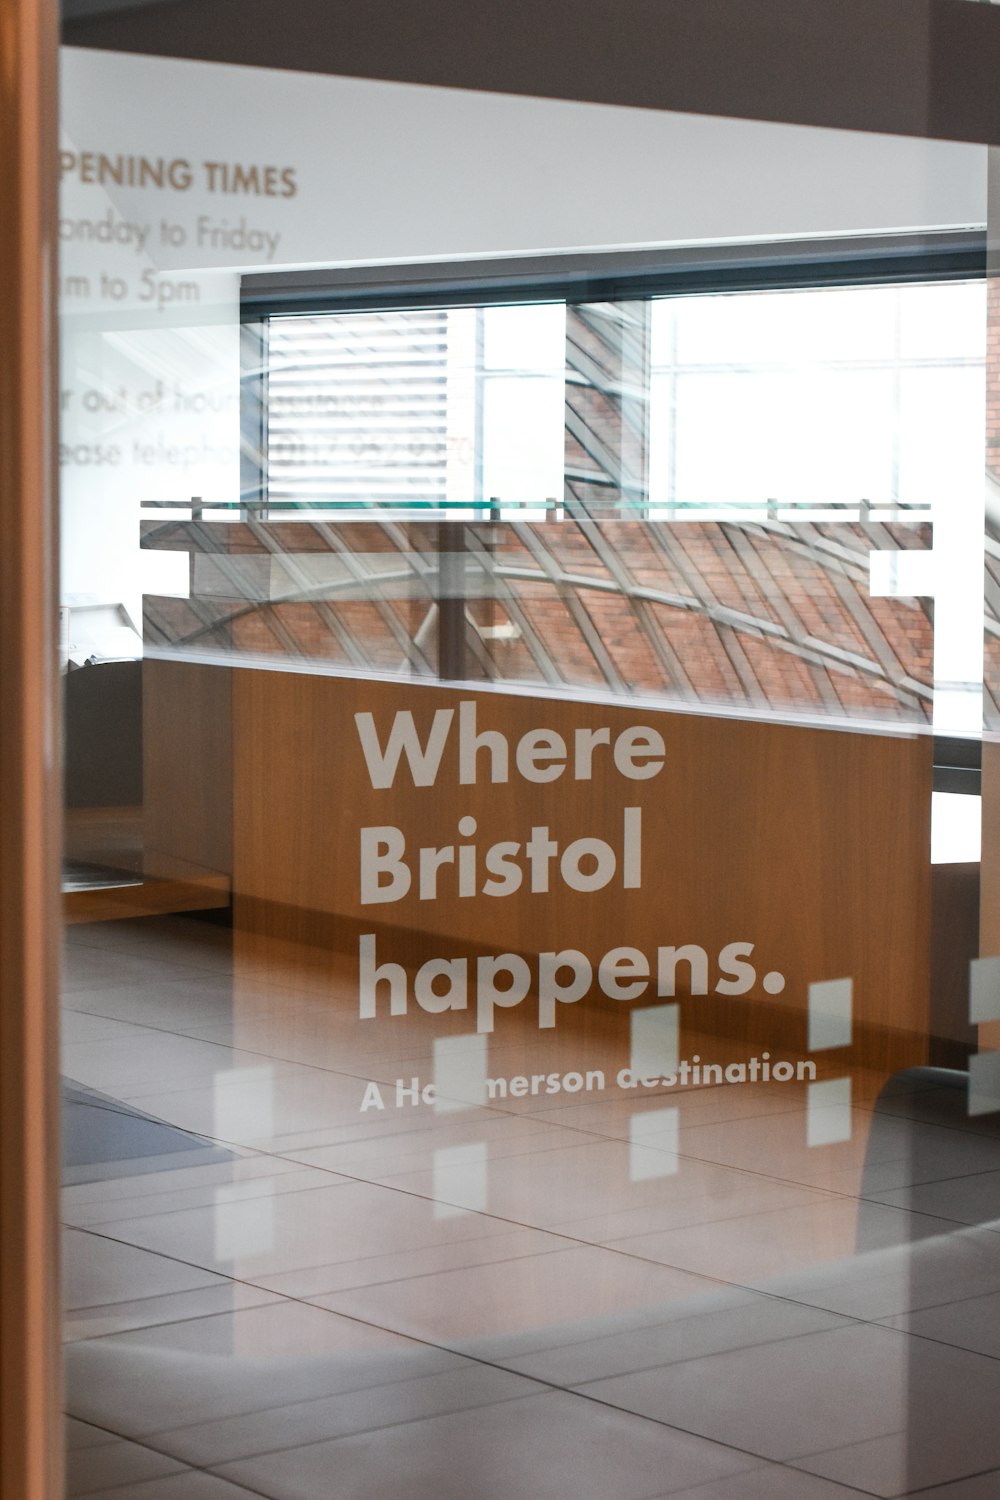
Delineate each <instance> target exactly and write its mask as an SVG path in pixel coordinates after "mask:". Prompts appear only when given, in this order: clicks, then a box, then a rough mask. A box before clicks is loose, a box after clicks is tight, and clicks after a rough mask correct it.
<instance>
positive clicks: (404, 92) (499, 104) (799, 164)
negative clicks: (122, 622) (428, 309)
mask: <svg viewBox="0 0 1000 1500" xmlns="http://www.w3.org/2000/svg"><path fill="white" fill-rule="evenodd" d="M62 67H63V74H62V120H63V148H64V151H66V152H67V153H69V157H68V158H67V161H68V162H69V159H70V157H72V158H75V162H74V163H71V164H70V165H69V170H67V172H66V173H65V175H64V178H63V196H62V210H61V211H62V216H63V223H62V230H63V236H64V238H63V245H62V251H63V254H62V277H63V292H64V297H63V311H64V337H63V377H62V386H63V396H62V401H63V441H64V444H65V448H64V453H63V458H64V460H65V461H64V464H63V468H62V481H63V579H64V582H63V587H64V592H65V593H66V595H67V596H70V597H80V596H90V597H95V598H102V599H116V600H117V599H119V598H123V599H125V601H126V603H127V604H128V605H129V607H130V608H131V609H132V610H133V611H136V612H137V611H138V606H139V595H140V593H141V587H142V585H141V583H140V574H139V564H138V555H137V529H138V528H137V507H138V503H139V501H140V500H142V499H161V500H163V499H172V500H184V499H186V498H188V497H189V496H190V495H192V494H199V495H202V496H204V497H205V498H206V499H207V500H213V499H214V500H217V501H223V500H235V499H236V498H237V496H238V436H239V434H238V390H237V378H238V344H237V329H238V324H237V276H236V273H237V272H238V271H241V270H254V269H256V270H259V269H263V268H264V267H267V268H268V269H276V268H280V267H294V266H305V265H339V264H347V263H363V262H381V261H391V260H400V261H407V260H412V259H418V258H419V259H424V258H449V257H460V256H482V255H497V254H518V253H532V252H535V253H537V252H539V251H550V250H551V251H555V250H569V249H582V248H587V249H602V248H611V247H617V246H627V247H637V246H652V245H662V244H678V243H690V242H698V241H707V242H718V241H733V240H741V239H744V240H745V239H749V240H753V239H770V238H776V237H787V236H800V235H827V234H847V233H865V232H868V233H871V232H882V231H891V230H906V229H918V228H919V229H940V228H950V227H958V226H968V225H979V224H982V223H984V222H985V217H986V209H985V174H986V152H985V149H984V148H981V147H977V146H969V145H961V144H953V143H948V142H925V141H917V140H911V139H905V138H896V137H875V136H864V135H860V134H855V133H851V132H846V131H832V130H816V129H809V128H805V127H796V126H787V125H768V124H762V123H759V122H746V121H734V120H724V119H717V118H707V117H701V116H691V115H670V114H663V113H659V112H654V111H644V110H630V109H620V108H615V107H610V106H606V105H586V104H574V103H566V102H562V101H547V100H537V99H523V98H514V97H507V96H502V95H490V94H479V93H466V92H463V91H460V90H448V89H436V88H426V87H421V86H416V85H409V84H394V83H380V82H375V81H366V80H358V79H350V78H328V77H320V76H312V75H304V74H301V73H282V72H271V73H269V72H266V71H264V70H261V69H250V68H233V67H224V66H219V65H216V64H207V63H191V62H179V61H175V60H172V59H163V58H146V57H132V56H128V55H125V54H118V53H101V52H93V51H89V50H83V51H76V50H72V49H65V50H64V53H63V63H62ZM85 153H94V154H95V155H96V154H98V153H105V154H106V155H108V156H116V155H119V154H124V155H126V156H127V155H133V156H146V157H148V158H158V157H163V158H166V159H168V160H183V161H185V162H187V163H188V164H189V166H190V170H191V179H192V180H191V186H190V187H188V188H186V189H178V188H170V187H164V188H162V189H160V188H156V187H154V186H146V187H127V186H116V185H114V184H106V185H104V186H100V185H97V184H95V183H93V182H87V181H85V180H83V178H82V175H81V166H80V161H81V158H82V157H83V156H84V154H85ZM210 162H223V163H226V164H227V166H229V167H232V166H233V165H234V164H237V163H238V164H241V165H242V166H244V167H250V166H257V167H258V169H259V170H260V172H261V173H262V172H263V169H264V168H265V167H266V166H268V165H270V166H272V167H274V168H277V169H278V174H280V172H281V170H283V169H290V171H291V172H292V173H293V174H294V181H295V184H296V192H295V194H294V196H289V197H269V196H265V195H263V194H261V195H252V194H251V195H245V194H232V193H226V192H221V191H211V190H210V180H209V169H208V167H207V166H206V164H207V163H210ZM278 174H276V175H275V177H274V185H275V186H277V187H278V188H279V190H280V186H281V178H280V175H278ZM220 176H221V174H220V173H218V172H216V174H215V177H216V182H217V183H218V179H219V177H220ZM164 226H166V227H164ZM212 231H216V238H217V240H218V241H220V242H219V243H216V244H212V243H210V239H211V234H212ZM234 231H241V232H243V233H246V232H252V234H253V236H254V238H256V239H258V240H259V242H260V243H261V245H262V248H261V249H260V250H259V251H253V250H249V249H246V248H240V246H239V245H238V244H237V245H236V246H235V247H234V246H233V245H232V244H230V245H229V246H227V245H226V244H224V243H222V242H221V240H222V236H223V234H229V235H230V236H231V235H232V233H233V232H234ZM98 234H100V235H102V236H105V237H107V238H104V239H97V238H96V236H97V235H98ZM111 236H121V237H122V239H121V240H119V239H117V238H114V239H112V238H110V237H111ZM178 240H180V241H182V243H174V242H172V241H178ZM181 272H183V273H184V274H183V275H179V274H178V273H181ZM164 298H165V299H168V300H166V301H161V299H164ZM146 561H147V563H148V562H149V561H150V560H149V559H147V560H146ZM155 561H156V560H155V559H154V560H153V563H154V564H155Z"/></svg>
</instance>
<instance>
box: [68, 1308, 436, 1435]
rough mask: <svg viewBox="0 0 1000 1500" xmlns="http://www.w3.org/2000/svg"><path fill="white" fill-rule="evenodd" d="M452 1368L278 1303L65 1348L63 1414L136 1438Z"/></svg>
mask: <svg viewBox="0 0 1000 1500" xmlns="http://www.w3.org/2000/svg"><path fill="white" fill-rule="evenodd" d="M457 1364H458V1357H457V1356H456V1355H453V1354H447V1353H444V1352H442V1351H440V1350H437V1349H431V1348H428V1347H427V1346H426V1345H424V1344H420V1343H415V1342H414V1341H413V1340H410V1339H404V1338H400V1337H399V1336H397V1335H395V1334H391V1333H386V1332H385V1331H384V1330H382V1329H378V1328H373V1327H370V1326H369V1325H366V1324H364V1323H360V1322H357V1321H356V1320H353V1319H350V1318H342V1317H337V1316H336V1315H335V1314H333V1313H330V1312H326V1311H324V1310H322V1309H320V1308H317V1307H305V1306H303V1305H302V1304H300V1303H289V1302H281V1303H276V1304H271V1305H268V1306H266V1307H261V1308H252V1309H247V1310H244V1311H238V1312H233V1313H227V1314H221V1315H218V1316H215V1317H201V1318H196V1319H193V1320H190V1321H188V1322H184V1323H172V1324H169V1325H167V1326H163V1327H157V1328H145V1329H142V1330H141V1331H137V1332H134V1333H122V1334H113V1335H110V1336H109V1337H107V1338H99V1339H91V1340H84V1341H81V1342H79V1343H75V1344H71V1345H70V1346H69V1348H68V1350H67V1392H68V1395H67V1406H68V1409H69V1411H70V1413H71V1414H72V1415H73V1416H75V1417H78V1418H80V1419H81V1420H82V1421H85V1422H92V1423H94V1424H95V1425H97V1426H110V1425H111V1424H113V1425H114V1430H115V1431H117V1432H120V1433H121V1434H122V1435H123V1436H126V1437H144V1436H150V1435H153V1434H156V1433H159V1432H165V1431H168V1430H172V1429H174V1428H177V1427H190V1426H193V1425H195V1424H196V1423H197V1424H202V1423H205V1422H209V1421H218V1420H220V1419H222V1418H226V1417H232V1416H238V1415H244V1414H247V1413H250V1412H257V1411H263V1410H267V1409H268V1408H271V1407H281V1406H289V1405H292V1404H294V1403H296V1402H300V1401H312V1400H320V1399H323V1398H324V1397H329V1396H333V1395H337V1394H340V1393H342V1392H346V1391H355V1390H365V1389H371V1388H377V1387H379V1386H381V1385H390V1384H393V1383H395V1382H397V1381H400V1380H407V1379H410V1378H416V1377H418V1376H422V1375H429V1374H438V1373H440V1372H441V1371H443V1370H452V1369H454V1368H456V1366H457ZM155 1446H159V1445H158V1444H157V1445H155Z"/></svg>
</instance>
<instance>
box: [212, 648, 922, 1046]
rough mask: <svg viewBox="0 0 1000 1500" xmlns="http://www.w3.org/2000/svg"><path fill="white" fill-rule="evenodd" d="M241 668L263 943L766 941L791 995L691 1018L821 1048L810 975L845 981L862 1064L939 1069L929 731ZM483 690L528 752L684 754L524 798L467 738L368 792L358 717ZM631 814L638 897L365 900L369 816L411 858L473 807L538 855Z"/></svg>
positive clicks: (239, 819) (239, 896) (501, 834)
mask: <svg viewBox="0 0 1000 1500" xmlns="http://www.w3.org/2000/svg"><path fill="white" fill-rule="evenodd" d="M233 676H234V767H235V804H234V805H235V825H234V863H233V884H234V892H235V900H236V913H237V921H238V925H239V926H240V927H241V929H243V930H244V931H247V930H249V931H253V932H256V933H257V934H258V935H259V936H260V935H263V936H264V937H266V938H267V939H268V940H271V941H273V942H274V943H275V944H280V943H281V942H282V941H290V942H292V943H295V942H298V943H300V944H301V945H303V946H307V947H308V946H311V947H312V948H313V949H316V948H317V947H319V948H320V949H321V950H322V949H327V950H329V952H330V954H331V955H333V954H336V955H338V956H337V959H336V962H337V964H342V959H343V955H344V954H348V955H349V954H350V953H351V952H352V951H353V952H354V954H355V955H356V953H357V937H358V934H359V933H360V932H365V931H367V932H377V933H379V934H380V936H379V945H378V956H379V960H380V961H381V960H382V959H383V958H388V959H392V960H395V961H397V962H402V963H411V964H412V963H418V962H421V961H422V960H423V959H424V958H425V957H427V956H429V955H430V954H431V953H433V954H435V955H440V956H461V955H464V954H470V955H471V954H475V953H479V952H490V953H501V952H503V951H505V950H508V949H509V950H511V951H514V952H518V953H522V954H526V955H531V954H537V953H538V952H540V951H543V950H547V949H558V948H564V947H565V948H580V949H582V950H583V951H584V952H586V953H587V954H588V955H589V956H590V957H591V958H592V959H594V960H596V959H597V958H599V957H600V956H601V955H603V953H604V952H606V951H607V950H609V949H610V948H613V947H616V946H619V945H629V946H633V947H636V948H639V949H640V950H642V951H643V952H645V953H649V954H651V955H652V954H654V952H655V949H656V948H657V946H658V945H660V944H674V945H681V944H688V943H692V944H699V945H700V946H702V947H703V948H704V949H705V950H706V951H707V953H708V954H709V956H710V959H711V958H713V957H714V955H716V954H718V953H719V952H720V950H721V949H722V948H723V947H724V946H725V945H726V944H728V943H731V942H736V941H748V942H753V943H754V944H755V955H754V960H753V961H754V962H755V964H756V965H757V967H758V973H759V975H762V974H763V973H764V972H766V971H770V970H778V971H780V972H781V973H782V974H784V975H785V977H786V987H785V990H784V992H783V993H782V994H781V995H780V996H778V997H776V998H774V997H771V998H769V997H767V996H766V995H764V994H763V993H762V991H761V988H760V985H759V983H758V985H757V986H756V987H755V989H754V991H753V992H752V996H751V997H750V998H740V999H738V1000H737V999H734V998H723V997H721V996H715V995H711V996H706V997H700V996H688V997H687V998H684V997H683V996H682V997H681V998H682V1008H683V1013H684V1024H685V1026H689V1025H694V1024H697V1026H698V1027H699V1029H701V1028H704V1029H705V1030H707V1031H709V1032H712V1031H716V1032H718V1034H720V1035H722V1034H724V1035H726V1036H727V1037H728V1038H730V1039H734V1038H736V1039H738V1038H743V1039H745V1040H747V1041H752V1042H757V1043H759V1042H761V1041H763V1042H764V1044H765V1045H766V1044H767V1043H768V1042H769V1041H770V1040H775V1041H776V1043H778V1044H781V1045H785V1046H797V1047H798V1048H800V1049H801V1050H803V1051H804V1049H805V1041H806V1036H805V1003H806V993H807V988H808V985H809V983H810V982H812V981H815V980H824V979H834V978H840V977H845V976H850V977H851V978H852V979H853V980H854V995H855V1022H856V1027H857V1029H858V1033H859V1035H863V1037H864V1043H863V1052H864V1056H863V1057H862V1056H861V1055H860V1053H859V1051H858V1049H857V1047H856V1048H855V1051H854V1052H853V1053H852V1054H851V1056H852V1059H853V1061H854V1062H855V1063H858V1062H861V1061H863V1062H864V1063H865V1065H867V1066H870V1067H872V1068H875V1069H876V1070H879V1071H882V1070H887V1071H891V1070H892V1069H893V1068H895V1067H900V1066H907V1065H911V1064H912V1063H916V1062H920V1061H923V1060H925V1058H926V1040H925V1038H926V1032H927V1025H928V983H929V978H928V976H929V934H930V865H929V853H928V851H929V816H930V789H931V750H930V744H929V741H928V740H927V739H926V738H924V739H906V738H900V737H895V736H889V735H870V734H849V733H839V732H835V731H830V730H821V729H807V728H798V727H789V726H782V725H777V724H773V723H753V722H740V721H735V720H730V719H715V718H710V717H706V716H698V715H687V714H669V713H661V714H657V713H651V712H650V711H648V710H637V709H633V708H629V707H626V706H623V707H608V706H604V705H601V704H594V705H590V704H585V703H581V702H579V701H577V700H548V701H546V700H544V699H535V698H531V697H528V696H522V695H514V694H511V695H504V694H497V693H479V694H476V693H472V692H468V691H466V690H464V689H456V690H449V689H447V688H439V687H436V686H425V685H419V684H407V683H399V684H396V683H387V682H365V681H362V680H359V679H350V678H342V679H338V678H335V677H320V676H310V675H305V674H301V675H299V674H290V673H278V672H265V671H251V670H237V671H235V672H234V674H233ZM471 699H475V701H476V703H477V705H478V728H479V730H480V731H482V730H483V729H487V728H490V729H501V730H503V731H504V732H505V733H506V734H507V735H508V737H509V739H510V741H511V744H512V748H513V744H514V743H516V741H517V739H518V737H519V736H520V735H522V734H524V733H525V732H526V731H527V730H529V729H533V728H537V727H540V726H544V727H546V728H550V729H554V730H556V731H557V732H559V733H560V734H562V735H563V736H564V737H567V738H572V735H573V732H574V730H575V729H577V728H583V727H588V726H589V727H596V726H605V725H606V726H608V727H609V728H610V730H611V733H612V736H615V735H617V733H618V732H619V731H621V730H622V729H624V728H626V727H628V726H630V725H636V724H650V725H653V726H654V727H656V728H657V729H658V730H659V732H660V733H661V734H662V735H663V737H664V740H665V742H666V747H667V756H666V765H665V768H664V770H663V771H662V772H661V773H660V775H659V776H657V777H655V778H653V779H651V780H648V781H627V780H624V779H623V778H622V777H621V776H619V775H617V774H616V773H615V772H614V771H613V770H610V769H609V767H608V762H607V759H606V758H605V760H603V761H602V762H601V763H600V767H599V769H595V775H594V778H593V780H591V781H589V782H574V781H572V780H570V779H569V773H568V772H567V773H565V774H564V777H563V779H562V780H560V781H558V782H554V783H550V784H548V785H532V784H530V783H528V782H525V781H524V780H522V779H521V778H520V777H519V776H518V775H517V774H516V773H512V776H511V780H510V781H509V783H508V784H506V785H491V784H490V783H489V782H482V781H481V782H480V784H479V785H477V786H459V785H458V784H457V763H456V750H455V745H454V743H453V742H449V745H448V747H447V748H446V750H445V754H444V758H443V761H442V769H441V772H440V774H439V777H438V780H437V784H436V785H435V786H434V787H426V788H417V789H415V788H414V787H413V784H412V781H411V780H410V779H409V777H408V774H407V773H406V772H405V771H404V772H403V773H402V774H401V775H400V776H399V777H398V778H397V782H396V785H395V787H394V788H392V789H386V790H381V791H374V790H373V789H372V788H371V786H370V784H369V781H368V777H367V774H366V770H365V765H364V760H363V757H362V754H361V750H360V746H359V741H358V736H357V733H356V730H355V726H354V720H353V715H354V714H355V712H359V711H362V712H363V711H368V712H371V713H373V714H374V716H375V719H376V721H377V722H378V723H379V725H380V727H381V730H382V734H383V737H384V735H385V734H386V733H387V732H388V726H389V721H390V718H391V715H392V713H393V712H394V711H395V710H396V709H412V710H413V711H414V713H415V715H416V718H417V722H418V724H419V725H420V726H421V727H422V729H426V727H427V726H428V725H429V723H430V720H431V717H432V715H433V713H434V711H435V710H437V709H440V708H449V707H450V708H456V709H457V706H458V703H459V701H460V700H471ZM452 734H453V736H454V734H455V729H454V728H453V730H452ZM605 757H606V752H605ZM483 759H484V761H485V756H484V757H483ZM596 767H597V762H595V768H596ZM625 806H637V807H641V809H642V818H643V882H642V887H641V889H639V890H623V889H622V888H621V886H620V884H619V883H618V882H617V881H616V882H615V883H613V884H612V885H610V886H609V887H607V888H606V889H604V890H603V891H601V892H595V893H580V892H575V891H572V890H569V889H567V888H565V887H564V886H562V885H558V884H557V885H556V888H554V889H553V890H551V891H550V893H549V894H547V895H538V894H535V895H527V894H525V892H524V890H522V891H521V892H520V893H519V894H518V895H515V896H510V897H503V898H493V899H491V898H488V897H485V896H478V897H476V898H474V899H462V898H459V897H457V896H456V895H454V894H443V895H442V896H441V897H440V898H439V899H437V900H423V901H421V900H420V899H419V898H418V897H417V895H416V894H415V893H414V892H412V891H411V893H410V894H409V895H408V896H406V897H405V898H404V899H403V900H401V901H399V902H397V903H393V904H391V905H390V904H381V905H372V906H362V905H361V904H360V901H359V853H358V848H359V829H360V827H361V826H364V825H388V824H393V825H396V826H398V827H400V828H402V829H403V830H404V831H405V834H406V838H407V841H408V846H420V845H435V846H438V845H444V844H448V843H453V842H455V839H456V825H457V822H458V819H459V818H460V817H462V816H464V815H471V816H473V817H474V818H475V819H476V820H477V825H478V833H477V835H476V838H477V840H478V841H479V843H480V845H481V846H482V847H485V846H487V845H489V844H492V843H493V842H495V841H497V840H502V839H503V840H515V841H520V842H523V841H524V840H525V839H526V838H527V837H528V835H529V833H530V830H531V828H532V827H533V826H536V825H541V824H545V825H548V826H549V827H550V829H551V831H552V835H553V836H554V837H555V838H557V839H558V840H559V841H560V843H561V844H563V845H565V843H567V842H569V841H570V840H573V839H576V838H579V837H582V836H596V837H599V838H603V839H606V840H607V841H608V842H609V843H611V844H612V845H618V844H620V842H621V825H622V809H623V807H625ZM685 972H686V971H684V970H682V973H685ZM754 997H756V998H754ZM568 1009H569V1008H568V1007H567V1010H568ZM627 1009H629V1007H624V1006H623V1007H620V1010H622V1011H626V1010H627ZM859 1045H860V1044H859Z"/></svg>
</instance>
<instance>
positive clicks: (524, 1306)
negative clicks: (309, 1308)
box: [312, 1245, 724, 1357]
mask: <svg viewBox="0 0 1000 1500" xmlns="http://www.w3.org/2000/svg"><path fill="white" fill-rule="evenodd" d="M711 1286H712V1283H711V1282H708V1281H706V1280H705V1279H703V1278H701V1277H698V1276H695V1275H690V1274H688V1273H686V1272H683V1271H675V1270H672V1269H670V1268H668V1267H666V1266H656V1265H650V1264H648V1263H645V1262H643V1261H639V1260H634V1259H632V1258H631V1257H629V1256H625V1255H617V1254H615V1252H614V1251H611V1250H602V1249H600V1248H598V1247H595V1246H590V1245H586V1246H572V1247H570V1248H567V1249H564V1250H561V1251H556V1252H554V1253H552V1254H549V1255H532V1256H519V1257H517V1258H515V1259H508V1260H503V1261H498V1262H491V1263H489V1264H484V1265H477V1266H472V1267H463V1268H461V1269H457V1270H453V1271H441V1272H439V1273H438V1274H437V1275H435V1276H419V1277H417V1276H414V1277H409V1278H407V1279H406V1280H405V1281H387V1282H381V1283H378V1284H376V1285H372V1286H366V1287H356V1288H352V1289H350V1290H346V1291H341V1292H335V1293H333V1294H331V1295H329V1296H321V1297H315V1298H313V1299H312V1300H313V1301H315V1302H317V1303H318V1304H319V1305H320V1306H322V1307H330V1308H333V1309H334V1310H335V1311H338V1312H343V1313H348V1314H350V1315H351V1316H352V1317H361V1318H366V1319H369V1320H370V1321H371V1322H373V1323H378V1324H379V1325H380V1326H382V1327H385V1328H393V1329H396V1330H398V1331H399V1332H402V1333H407V1334H411V1335H413V1336H414V1337H417V1338H426V1339H430V1340H432V1341H434V1342H439V1343H443V1344H447V1345H448V1346H449V1347H459V1348H464V1347H466V1346H467V1345H468V1344H469V1341H474V1342H473V1344H472V1346H471V1347H474V1349H475V1351H476V1352H477V1353H480V1354H484V1353H485V1354H486V1357H489V1354H488V1352H487V1351H489V1350H491V1349H493V1348H494V1347H496V1346H494V1345H493V1344H492V1342H491V1341H492V1340H493V1339H497V1340H500V1341H501V1344H500V1346H502V1344H503V1341H504V1340H505V1338H506V1337H507V1336H508V1335H509V1334H510V1333H511V1332H512V1331H514V1330H515V1329H524V1330H526V1331H528V1332H529V1334H530V1336H531V1338H532V1339H533V1340H534V1339H537V1338H542V1339H544V1340H545V1341H546V1342H547V1343H548V1344H549V1345H555V1344H558V1343H560V1342H561V1341H562V1339H563V1338H564V1337H570V1338H571V1337H573V1336H574V1335H573V1330H574V1328H575V1325H577V1324H579V1322H580V1321H581V1319H584V1318H586V1317H588V1316H589V1317H599V1316H601V1315H602V1314H613V1313H616V1312H623V1313H633V1314H636V1313H641V1312H642V1311H643V1310H645V1311H646V1313H647V1315H651V1313H652V1309H654V1308H658V1307H660V1306H662V1305H663V1304H664V1303H669V1302H679V1303H683V1302H684V1301H685V1300H686V1299H687V1298H689V1297H695V1296H698V1295H699V1294H700V1293H703V1292H705V1291H706V1290H707V1289H710V1288H711ZM723 1290H724V1289H723ZM564 1330H565V1332H564Z"/></svg>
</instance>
